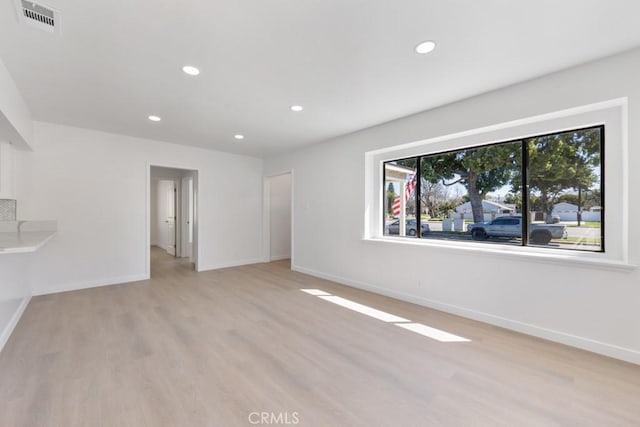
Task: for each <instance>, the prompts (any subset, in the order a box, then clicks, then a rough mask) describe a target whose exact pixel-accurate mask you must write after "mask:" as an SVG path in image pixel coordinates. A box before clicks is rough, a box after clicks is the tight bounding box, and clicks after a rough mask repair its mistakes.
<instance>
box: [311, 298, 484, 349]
mask: <svg viewBox="0 0 640 427" xmlns="http://www.w3.org/2000/svg"><path fill="white" fill-rule="evenodd" d="M300 290H301V291H302V292H304V293H307V294H309V295H313V296H317V297H318V298H320V299H323V300H325V301H328V302H331V303H333V304H336V305H339V306H341V307H344V308H347V309H349V310H353V311H355V312H358V313H360V314H364V315H366V316H369V317H373V318H374V319H378V320H382V321H383V322H387V323H393V324H394V325H396V326H399V327H401V328H403V329H405V330H407V331H411V332H415V333H416V334H420V335H422V336H425V337H428V338H431V339H434V340H437V341H440V342H471V340H470V339H468V338H464V337H461V336H458V335H454V334H451V333H449V332H446V331H442V330H440V329H436V328H432V327H431V326H427V325H423V324H422V323H414V322H412V321H411V320H409V319H405V318H404V317H400V316H396V315H395V314H391V313H387V312H385V311H382V310H378V309H375V308H373V307H369V306H368V305H364V304H360V303H357V302H354V301H351V300H348V299H346V298H342V297H339V296H335V295H331V294H330V293H329V292H325V291H323V290H321V289H300Z"/></svg>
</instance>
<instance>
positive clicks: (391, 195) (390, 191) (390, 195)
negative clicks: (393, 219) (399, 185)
mask: <svg viewBox="0 0 640 427" xmlns="http://www.w3.org/2000/svg"><path fill="white" fill-rule="evenodd" d="M386 197H387V214H388V215H389V216H393V201H394V200H395V199H396V197H398V195H397V194H396V190H395V188H393V183H391V182H390V183H389V185H388V186H387V194H386Z"/></svg>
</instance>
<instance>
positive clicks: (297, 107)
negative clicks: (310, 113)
mask: <svg viewBox="0 0 640 427" xmlns="http://www.w3.org/2000/svg"><path fill="white" fill-rule="evenodd" d="M302 110H304V108H302V105H292V106H291V111H296V112H297V111H302Z"/></svg>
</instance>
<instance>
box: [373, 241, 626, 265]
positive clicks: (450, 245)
mask: <svg viewBox="0 0 640 427" xmlns="http://www.w3.org/2000/svg"><path fill="white" fill-rule="evenodd" d="M362 240H363V241H366V242H375V243H381V244H391V245H409V246H423V247H432V248H438V249H439V250H446V251H450V252H455V253H464V252H467V253H469V254H473V255H474V256H484V257H495V256H499V257H504V258H509V259H512V260H522V261H531V262H538V263H544V264H556V265H571V264H572V265H580V266H584V267H592V268H598V269H605V270H617V271H628V272H630V271H633V270H635V269H637V268H638V266H637V265H635V264H630V263H628V262H626V261H623V260H617V259H610V258H604V254H602V253H594V252H577V253H576V252H571V253H568V252H569V251H567V250H562V249H540V248H535V247H523V246H506V245H503V246H498V245H493V244H488V243H473V244H468V243H462V242H444V241H434V240H422V239H412V238H403V237H388V236H384V237H367V238H363V239H362Z"/></svg>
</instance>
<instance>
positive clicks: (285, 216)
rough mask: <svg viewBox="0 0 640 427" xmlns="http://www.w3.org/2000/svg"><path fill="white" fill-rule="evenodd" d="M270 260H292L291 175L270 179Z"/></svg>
mask: <svg viewBox="0 0 640 427" xmlns="http://www.w3.org/2000/svg"><path fill="white" fill-rule="evenodd" d="M269 218H270V224H269V226H270V232H269V236H270V246H271V250H270V254H271V255H270V258H271V260H272V261H275V260H279V259H286V258H291V174H284V175H278V176H274V177H270V178H269Z"/></svg>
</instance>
